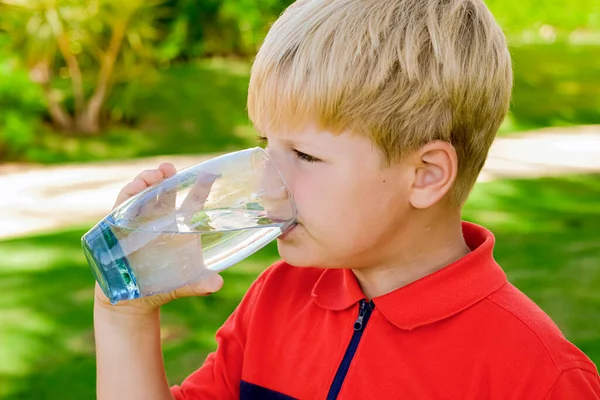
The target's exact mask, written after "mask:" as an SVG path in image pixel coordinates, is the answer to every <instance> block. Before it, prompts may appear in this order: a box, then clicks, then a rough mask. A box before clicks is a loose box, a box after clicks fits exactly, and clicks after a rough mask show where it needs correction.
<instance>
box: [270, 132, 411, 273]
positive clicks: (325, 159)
mask: <svg viewBox="0 0 600 400" xmlns="http://www.w3.org/2000/svg"><path fill="white" fill-rule="evenodd" d="M267 139H268V149H267V151H268V152H269V153H270V154H271V156H272V157H273V158H274V159H275V161H276V163H277V165H278V166H279V167H280V169H281V171H282V173H283V175H284V177H285V179H286V182H287V183H288V185H289V188H290V190H291V192H292V194H293V196H294V200H295V202H296V206H297V210H298V225H297V226H296V227H295V228H293V229H292V230H291V231H290V232H289V233H288V234H286V235H284V236H282V237H280V239H279V240H278V247H279V253H280V255H281V257H282V258H283V259H284V260H285V261H287V262H288V263H290V264H292V265H296V266H314V267H321V268H324V267H329V268H336V267H337V268H339V267H345V268H349V267H350V268H361V267H366V266H368V265H372V264H373V263H378V262H381V261H383V260H381V259H380V258H381V257H385V253H386V248H389V247H390V246H392V245H393V244H392V242H393V240H392V238H393V237H395V236H397V234H398V233H399V232H400V231H401V230H402V229H401V224H402V221H403V220H404V217H406V216H407V214H408V212H409V210H410V203H409V201H408V196H409V193H410V189H411V186H412V182H413V178H412V177H413V175H414V168H412V167H411V166H410V164H408V163H402V162H400V163H397V164H394V165H392V166H390V167H384V160H383V157H382V155H381V153H380V152H379V151H378V150H377V149H376V148H375V147H374V145H373V144H372V143H371V141H370V140H369V139H368V138H366V137H363V136H360V135H353V134H348V133H345V134H341V135H333V134H331V133H329V132H324V131H319V130H317V129H316V128H314V127H311V128H308V129H305V130H303V131H302V132H294V133H293V134H283V133H277V134H270V135H268V137H267Z"/></svg>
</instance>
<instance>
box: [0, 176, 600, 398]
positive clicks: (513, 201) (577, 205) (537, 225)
mask: <svg viewBox="0 0 600 400" xmlns="http://www.w3.org/2000/svg"><path fill="white" fill-rule="evenodd" d="M599 192H600V176H598V175H588V176H576V177H567V178H547V179H539V180H506V181H497V182H490V183H484V184H479V185H478V186H477V187H476V188H475V190H474V192H473V195H472V197H471V199H470V201H469V203H468V204H467V206H466V208H465V218H466V219H468V220H472V221H475V222H478V223H481V224H483V225H486V226H488V227H489V228H491V229H492V230H493V231H494V232H495V234H496V238H497V247H496V252H495V255H496V258H497V260H498V261H499V262H500V263H501V265H502V266H503V267H504V268H505V270H506V271H507V274H508V276H509V279H510V280H511V281H512V282H513V283H514V284H515V285H516V286H517V287H519V288H520V289H521V290H523V291H524V292H525V293H526V294H528V295H529V296H530V297H532V298H533V299H534V300H535V301H536V302H537V303H538V304H539V305H540V306H541V307H542V308H543V309H544V310H545V311H546V312H548V313H549V314H550V316H551V317H552V318H553V319H554V320H555V321H556V322H557V324H558V325H559V326H560V327H561V329H562V330H563V331H564V333H565V335H566V336H567V338H569V339H570V340H572V341H574V342H575V343H576V344H577V345H578V346H579V347H580V348H581V349H583V350H584V351H585V352H586V353H587V354H588V355H589V356H590V357H591V358H592V359H593V360H594V361H595V362H596V364H600V320H599V319H598V315H600V270H599V269H598V264H599V263H600V247H599V246H598V243H600V230H599V229H598V227H599V226H600V198H599V197H598V195H597V194H598V193H599ZM86 228H87V227H85V228H78V229H71V230H66V231H62V232H56V233H52V234H48V235H42V236H34V237H27V238H23V239H17V240H10V241H4V242H0V398H5V399H7V400H16V399H36V400H39V399H59V398H60V399H77V400H79V399H91V398H94V379H95V378H94V374H95V369H94V368H95V367H94V351H93V334H92V286H93V280H92V275H91V273H90V271H89V269H88V267H87V264H86V262H85V260H84V257H83V253H82V251H81V249H80V246H79V239H80V237H81V235H82V234H83V233H84V231H85V230H86ZM276 258H277V253H276V249H275V247H274V246H273V245H270V246H268V247H267V248H265V249H263V250H262V251H260V252H259V253H257V254H255V255H254V256H252V257H250V258H249V259H247V260H245V261H243V262H242V263H240V264H238V265H237V266H235V267H233V268H230V269H229V270H227V271H225V272H224V273H223V275H224V278H225V286H224V288H223V290H222V291H220V292H218V293H216V294H214V295H212V296H210V297H207V298H193V299H182V300H178V301H176V302H173V303H171V304H168V305H167V306H165V307H164V309H163V334H164V336H165V359H166V367H167V371H168V375H169V379H170V381H171V382H173V383H175V382H180V381H181V380H182V379H183V378H184V377H185V376H187V374H189V373H190V372H192V371H193V370H195V369H196V368H197V367H198V366H200V365H201V364H202V361H203V359H204V357H205V356H206V354H207V353H208V352H210V351H211V350H212V349H214V347H215V341H214V333H215V331H216V330H217V328H218V327H219V326H220V325H221V324H222V323H223V321H224V320H225V318H227V316H228V315H229V314H230V313H231V311H232V310H233V309H234V308H235V306H236V305H237V303H238V302H239V300H240V298H241V297H242V296H243V294H244V293H245V291H246V290H247V288H248V286H249V285H250V284H251V282H252V281H253V279H254V278H255V277H256V275H257V274H258V273H259V272H260V271H261V270H262V269H264V268H265V267H266V266H267V265H269V264H270V263H272V262H273V261H274V260H276Z"/></svg>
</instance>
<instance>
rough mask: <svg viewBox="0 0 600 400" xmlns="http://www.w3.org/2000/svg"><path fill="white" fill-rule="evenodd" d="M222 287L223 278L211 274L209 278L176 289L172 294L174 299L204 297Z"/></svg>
mask: <svg viewBox="0 0 600 400" xmlns="http://www.w3.org/2000/svg"><path fill="white" fill-rule="evenodd" d="M222 287H223V278H222V277H221V275H219V274H217V273H211V274H210V275H209V276H207V277H205V278H203V279H201V280H199V281H198V282H194V283H192V284H189V285H187V286H184V287H181V288H179V289H176V290H175V291H174V292H173V294H174V297H175V298H181V297H190V296H206V295H208V294H211V293H214V292H216V291H218V290H220V289H221V288H222Z"/></svg>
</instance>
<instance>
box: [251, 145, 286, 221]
mask: <svg viewBox="0 0 600 400" xmlns="http://www.w3.org/2000/svg"><path fill="white" fill-rule="evenodd" d="M279 165H281V164H279ZM279 165H278V163H277V159H276V156H275V155H274V154H273V152H268V151H267V152H265V153H263V154H262V157H260V159H259V160H258V162H257V163H255V167H256V168H257V172H258V173H257V175H258V182H257V183H258V188H257V192H256V202H258V203H259V204H260V205H261V206H262V208H263V209H265V210H266V211H267V213H268V214H269V215H271V216H272V217H273V218H277V219H282V220H284V219H290V218H293V217H295V205H294V204H293V199H292V197H291V195H290V191H289V188H288V187H287V185H286V182H285V178H284V175H283V172H282V171H281V170H280V169H279Z"/></svg>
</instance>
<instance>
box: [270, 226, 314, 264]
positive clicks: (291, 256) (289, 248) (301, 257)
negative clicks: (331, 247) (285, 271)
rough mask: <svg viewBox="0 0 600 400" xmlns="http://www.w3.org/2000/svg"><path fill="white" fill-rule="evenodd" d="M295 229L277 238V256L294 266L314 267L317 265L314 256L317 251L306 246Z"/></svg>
mask: <svg viewBox="0 0 600 400" xmlns="http://www.w3.org/2000/svg"><path fill="white" fill-rule="evenodd" d="M297 234H298V232H297V229H294V231H293V232H290V233H289V234H287V235H286V236H285V237H284V238H281V237H280V238H279V239H278V240H277V250H278V252H279V256H280V257H281V259H282V260H283V261H285V262H286V263H288V264H290V265H292V266H294V267H314V266H316V265H319V260H317V259H316V258H315V254H317V252H316V251H315V250H311V249H310V248H307V246H306V245H305V243H303V241H301V240H299V239H300V238H299V237H298V236H299V235H297Z"/></svg>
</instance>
